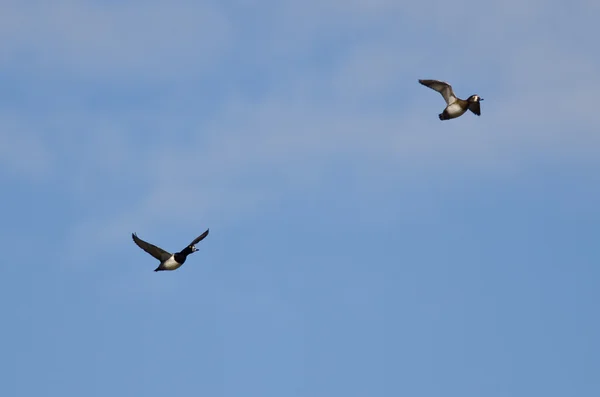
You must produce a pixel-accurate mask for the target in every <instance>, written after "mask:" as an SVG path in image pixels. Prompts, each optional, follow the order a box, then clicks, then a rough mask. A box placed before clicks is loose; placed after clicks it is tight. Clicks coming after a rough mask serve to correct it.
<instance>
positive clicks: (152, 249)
mask: <svg viewBox="0 0 600 397" xmlns="http://www.w3.org/2000/svg"><path fill="white" fill-rule="evenodd" d="M131 238H133V241H134V242H135V243H136V244H137V246H138V247H140V248H141V249H143V250H144V251H146V252H147V253H149V254H150V255H152V256H153V257H155V258H156V259H158V260H159V261H161V262H164V261H166V260H167V259H169V258H170V257H171V255H172V254H171V253H170V252H167V251H165V250H164V249H162V248H159V247H157V246H156V245H152V244H150V243H147V242H145V241H144V240H142V239H141V238H139V237H138V236H137V235H136V234H135V233H132V234H131Z"/></svg>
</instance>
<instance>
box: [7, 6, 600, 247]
mask: <svg viewBox="0 0 600 397" xmlns="http://www.w3.org/2000/svg"><path fill="white" fill-rule="evenodd" d="M58 4H59V6H57V7H51V6H49V5H40V7H42V8H40V10H41V11H44V12H42V13H40V14H39V15H38V16H34V17H33V18H32V19H29V17H26V16H27V15H30V13H29V12H28V8H27V7H25V6H22V5H21V3H20V2H18V3H17V2H15V3H14V4H13V5H12V6H11V7H7V12H6V13H5V14H3V16H2V17H0V18H2V19H5V21H4V22H6V24H2V23H0V26H2V27H0V37H16V39H15V40H13V41H12V42H10V41H8V40H2V41H1V42H2V43H3V44H1V45H0V50H1V52H2V54H3V55H2V57H3V59H4V61H5V62H6V60H9V61H15V60H19V59H21V58H20V56H21V54H22V53H23V51H24V50H25V51H31V52H32V53H33V54H42V55H43V56H39V57H38V58H36V60H35V61H36V62H38V65H37V66H38V67H39V66H40V65H48V66H50V67H52V68H59V69H60V68H63V69H64V70H69V69H76V70H77V72H76V73H77V74H80V75H82V76H87V77H89V78H92V79H95V78H96V76H98V77H97V78H98V80H99V81H102V82H108V83H107V84H116V85H118V84H120V83H119V82H120V81H122V80H121V79H122V78H131V79H136V78H138V77H139V76H140V75H141V76H145V77H152V79H146V82H147V84H155V83H156V81H155V80H154V78H156V80H158V81H160V80H163V79H166V80H169V79H171V78H174V77H173V76H177V77H176V78H181V79H182V80H181V81H182V82H183V83H182V86H185V83H186V82H189V81H192V80H195V79H196V78H197V77H198V76H200V77H203V78H207V79H208V78H209V77H211V78H217V79H218V80H217V81H214V82H212V83H213V84H214V86H213V87H211V88H210V90H207V91H199V92H194V93H193V94H191V95H190V94H189V92H187V91H186V92H187V93H186V94H185V95H184V94H181V95H180V93H181V92H183V91H177V90H176V89H174V91H173V92H172V93H170V95H171V96H170V97H169V98H165V102H164V103H163V102H161V103H160V104H156V103H155V104H151V105H152V106H151V107H150V108H149V109H148V110H147V111H141V112H140V110H139V108H137V107H135V106H133V105H132V108H128V104H127V103H122V104H120V105H119V106H123V108H120V109H118V111H117V110H115V111H114V112H113V113H111V111H110V108H109V109H108V110H103V111H102V112H95V111H94V109H90V108H85V105H80V109H78V110H77V113H76V114H72V109H67V108H64V107H63V108H59V109H57V110H56V112H55V113H54V114H52V115H51V116H45V117H49V118H51V119H52V122H49V121H48V120H44V119H43V118H42V119H41V120H40V119H39V118H33V120H32V117H30V114H29V113H27V111H26V110H25V111H23V113H21V114H20V118H19V119H18V120H17V121H16V123H17V124H18V125H25V126H26V127H23V129H24V130H26V131H29V132H30V134H29V135H27V134H25V135H23V136H21V135H19V134H12V133H11V134H9V135H7V133H6V132H5V133H4V135H3V139H5V140H7V141H11V142H12V143H11V144H9V145H6V147H19V146H23V145H27V144H26V143H19V140H23V139H29V140H31V141H33V142H34V143H32V144H29V145H30V146H31V147H32V148H34V149H33V150H34V152H35V151H36V150H37V151H38V152H39V154H37V155H35V156H33V157H34V158H36V159H41V160H39V162H38V163H35V162H34V163H32V164H33V165H31V164H30V163H29V162H28V161H25V162H24V161H23V157H16V156H12V157H11V156H10V153H12V151H13V150H8V149H4V150H3V151H0V154H1V156H2V157H0V160H2V161H4V163H5V164H8V165H9V167H12V168H14V169H15V170H19V169H21V170H24V169H25V170H26V167H30V166H31V167H34V168H33V169H34V170H36V169H37V170H38V171H39V170H42V169H43V170H46V169H49V167H50V166H49V164H51V163H52V161H51V159H60V160H56V161H57V162H60V164H59V166H60V167H59V168H60V169H61V170H62V171H63V172H64V176H63V178H64V179H65V181H66V188H65V192H66V194H73V195H74V196H75V197H77V198H78V199H79V200H81V201H82V202H83V203H87V202H89V203H90V205H89V207H90V208H89V209H88V210H87V211H85V213H84V214H82V217H81V222H80V223H79V224H77V225H74V227H73V229H72V232H71V235H69V236H68V238H67V240H68V245H69V246H70V247H78V244H76V243H73V242H74V241H76V240H77V238H79V237H78V236H86V238H88V236H89V235H90V234H91V235H93V236H95V240H96V241H98V243H99V244H100V245H102V242H111V243H112V242H114V241H116V240H118V239H122V238H124V236H125V235H127V234H128V233H129V232H131V231H134V230H138V231H140V230H142V229H149V228H151V227H153V226H154V227H158V226H159V225H164V224H178V225H182V226H181V227H185V225H187V224H189V223H192V222H194V223H197V221H198V219H202V221H206V223H207V224H210V223H213V222H217V221H218V222H219V223H221V224H222V223H225V222H235V221H236V219H237V218H238V217H242V216H244V214H248V213H252V212H253V211H256V210H257V209H260V208H264V207H265V206H268V205H269V203H271V202H272V201H273V200H277V198H278V197H279V195H281V194H284V193H285V192H286V189H298V190H302V189H304V190H305V191H314V190H316V189H317V188H319V187H322V186H323V184H326V183H331V182H332V181H331V179H330V177H329V176H328V174H327V172H326V170H327V169H329V168H330V167H332V166H339V165H347V166H348V167H349V168H348V172H356V173H357V175H358V173H360V175H361V177H362V178H364V180H365V183H372V184H373V185H376V184H377V183H378V181H380V180H381V179H380V178H381V177H380V176H379V175H376V172H375V171H373V170H377V172H379V171H380V170H381V169H382V168H383V166H382V164H383V165H389V169H390V171H389V172H390V173H393V174H394V175H398V178H402V177H404V176H407V175H413V174H418V175H426V173H427V172H429V171H431V170H435V171H436V172H446V173H449V174H450V173H453V172H454V173H460V172H465V171H467V172H477V173H509V174H510V173H513V172H516V171H517V170H518V169H519V168H520V167H523V166H526V165H527V164H528V162H529V161H530V156H531V155H532V154H535V155H537V156H546V157H547V158H550V159H557V158H560V159H565V158H572V159H581V157H582V156H583V157H585V158H588V159H594V158H596V153H597V150H598V148H599V147H600V139H599V138H598V134H596V133H595V131H597V130H598V126H599V124H600V123H599V122H598V121H597V120H596V119H595V109H594V104H595V101H594V99H595V98H594V96H595V92H594V89H595V87H597V86H599V85H600V79H599V78H598V77H597V76H596V74H595V71H596V70H597V69H598V66H600V65H599V64H600V59H599V58H598V56H597V55H596V54H594V53H593V52H590V51H587V50H586V48H585V47H583V46H581V45H580V44H581V43H575V42H573V41H572V39H573V37H572V36H571V35H572V34H575V33H573V32H574V31H576V30H577V26H574V25H573V26H571V25H570V28H572V30H571V31H570V32H565V33H562V34H561V33H560V32H557V31H554V30H553V29H552V24H551V23H548V20H552V19H553V18H554V19H557V18H559V16H560V14H559V12H560V11H561V10H560V9H553V8H549V7H548V6H546V5H545V4H546V3H545V2H541V1H538V2H533V3H531V2H530V3H527V4H525V3H519V2H509V3H506V2H505V3H495V4H493V5H489V4H487V5H484V4H478V5H476V6H471V3H469V2H464V3H459V5H458V7H457V8H456V9H454V8H452V9H448V7H447V3H443V2H437V1H428V2H421V3H411V4H409V5H406V4H401V3H398V2H396V1H384V0H382V1H377V2H360V1H351V2H342V1H334V0H329V1H326V2H308V3H307V2H304V3H298V2H286V3H277V4H275V3H273V4H271V5H268V6H267V5H263V6H260V7H258V6H252V7H250V6H248V7H247V8H246V10H250V9H251V10H252V12H253V15H260V16H261V17H260V18H259V19H256V18H252V19H251V20H250V19H245V18H244V15H237V16H236V15H234V14H235V13H233V12H231V8H227V7H225V6H223V7H222V8H218V7H216V6H210V5H206V4H205V3H204V4H202V5H199V6H196V5H193V6H192V5H190V7H192V8H188V9H186V8H184V7H183V6H181V7H180V5H181V4H183V3H177V4H176V5H175V6H170V5H168V6H167V5H165V4H167V3H158V2H153V3H138V5H134V3H126V4H125V5H122V4H121V3H118V4H117V3H115V4H112V5H108V6H107V5H102V6H100V5H94V4H92V3H82V2H73V3H71V2H60V3H58ZM169 4H170V3H169ZM194 4H195V3H194ZM44 7H46V8H44ZM472 7H474V8H472ZM238 11H239V10H238ZM242 11H243V10H242ZM577 12H579V13H581V12H583V11H582V10H579V11H577ZM242 14H244V12H242ZM42 15H46V16H47V17H44V16H42ZM199 15H200V16H201V17H200V18H198V16H199ZM540 16H544V17H545V18H546V19H544V18H541V20H540ZM14 21H17V22H14ZM19 21H20V22H19ZM567 21H570V20H569V19H567ZM0 22H2V21H0ZM570 23H573V22H572V21H570ZM568 28H569V26H565V29H568ZM586 29H589V27H587V28H586ZM597 30H598V29H597V28H595V30H594V31H595V32H596V33H598V32H597ZM457 38H459V39H460V40H458V41H456V42H454V41H453V40H454V39H457ZM7 42H8V44H7ZM190 51H191V52H190ZM231 54H234V55H235V54H241V55H239V56H237V57H234V58H235V59H236V61H237V62H238V63H236V64H233V65H232V64H230V62H231V58H230V57H229V56H230V55H231ZM207 62H208V63H209V64H211V65H214V66H215V68H216V69H222V73H221V74H219V73H216V74H215V75H214V76H212V75H211V76H209V77H207V76H206V75H204V74H203V73H204V72H203V65H205V64H206V63H207ZM249 65H251V66H252V67H250V66H249ZM248 69H250V70H251V71H253V70H257V71H259V72H261V74H260V75H259V76H256V81H254V80H253V81H252V83H254V84H256V85H257V86H260V87H261V88H263V90H255V91H256V92H254V91H253V90H252V88H250V89H248V88H244V87H233V88H232V84H233V83H232V81H234V82H235V81H237V80H236V78H239V75H238V73H239V74H241V75H243V76H244V77H245V76H246V75H245V74H244V73H249V72H248ZM111 76H117V77H118V79H117V82H115V81H113V80H111V79H107V77H111ZM165 76H167V77H165ZM418 78H438V79H443V80H447V81H449V82H451V83H452V84H453V85H454V86H455V90H456V93H457V94H458V95H459V96H463V97H464V96H468V95H470V94H472V93H475V92H476V93H478V94H480V95H482V96H483V97H484V98H486V100H485V101H484V102H483V111H482V112H483V115H482V116H481V117H480V118H477V117H475V116H473V115H472V114H470V113H469V114H466V115H465V116H463V117H462V118H461V119H459V120H453V121H449V122H440V121H439V120H438V119H437V114H438V113H440V112H441V111H442V109H443V107H444V103H443V100H442V98H441V96H440V95H439V94H437V93H435V92H433V91H431V90H428V89H427V88H425V87H422V86H420V85H419V84H418V83H417V79H418ZM225 88H226V89H227V90H226V89H225ZM222 90H223V91H225V93H223V92H222ZM178 93H179V94H178ZM207 96H208V97H209V98H211V99H212V98H215V99H214V101H215V103H214V104H213V105H214V108H212V109H211V111H210V112H209V113H207V112H203V111H204V109H198V112H197V113H195V112H194V107H193V106H189V103H194V101H198V98H206V97H207ZM183 102H185V103H186V105H188V106H186V108H185V109H186V110H185V111H181V110H180V109H179V107H180V106H178V105H179V104H181V103H183ZM164 104H168V106H163V105H164ZM133 107H135V109H133ZM140 113H142V114H140ZM48 125H52V126H53V130H52V132H48V131H45V132H44V134H42V132H41V131H44V128H43V127H44V126H48ZM57 126H60V128H58V127H57ZM36 130H39V131H40V132H39V135H40V136H41V137H38V133H32V131H36ZM54 133H55V135H52V134H54ZM28 136H29V138H27V137H28ZM50 136H52V138H53V140H54V144H52V145H49V144H47V143H46V144H45V145H44V143H45V142H49V141H47V140H48V139H49V137H50ZM24 137H25V138H24ZM36 142H37V143H36ZM11 145H12V146H11ZM36 145H37V146H36ZM35 147H37V149H35ZM7 153H8V154H7ZM44 159H46V160H44ZM575 161H576V160H575ZM35 164H37V165H35ZM353 166H354V167H356V168H357V169H351V167H353ZM23 167H25V168H23ZM36 167H37V168H36ZM56 167H57V166H56V164H55V165H54V166H53V167H52V169H56ZM23 172H31V170H29V171H23ZM249 180H251V181H252V183H249V182H248V181H249ZM107 192H108V193H114V195H113V196H114V197H115V198H114V200H115V202H114V204H111V202H109V201H105V202H103V203H102V204H98V203H97V202H98V201H99V197H100V195H102V194H103V195H105V196H101V197H106V196H107V195H108V193H107ZM98 205H100V206H101V207H102V208H100V209H97V208H93V207H94V206H98ZM84 207H85V205H84ZM108 210H110V211H108ZM190 213H193V214H194V217H193V218H190V217H189V214H190ZM75 249H77V248H75ZM86 249H87V247H86Z"/></svg>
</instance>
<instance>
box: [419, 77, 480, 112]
mask: <svg viewBox="0 0 600 397" xmlns="http://www.w3.org/2000/svg"><path fill="white" fill-rule="evenodd" d="M419 83H421V84H423V85H424V86H426V87H429V88H431V89H432V90H436V91H437V92H439V93H440V94H442V96H443V97H444V100H445V101H446V104H447V106H446V108H445V109H444V111H443V112H442V113H440V114H439V115H438V117H439V118H440V120H450V119H455V118H457V117H460V116H462V115H463V114H465V112H466V111H467V110H470V111H471V112H473V113H475V114H476V115H478V116H481V107H480V106H479V102H480V101H483V98H481V97H480V96H479V95H471V96H470V97H469V98H467V99H466V100H465V99H460V98H457V97H456V95H454V91H452V86H451V85H450V84H448V83H446V82H444V81H438V80H419Z"/></svg>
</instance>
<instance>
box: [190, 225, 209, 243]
mask: <svg viewBox="0 0 600 397" xmlns="http://www.w3.org/2000/svg"><path fill="white" fill-rule="evenodd" d="M206 236H208V229H206V231H205V232H204V233H202V234H201V235H199V236H198V237H196V238H195V239H194V241H192V242H191V243H190V245H196V244H198V243H199V242H200V241H202V240H203V239H204V237H206ZM188 247H189V246H188Z"/></svg>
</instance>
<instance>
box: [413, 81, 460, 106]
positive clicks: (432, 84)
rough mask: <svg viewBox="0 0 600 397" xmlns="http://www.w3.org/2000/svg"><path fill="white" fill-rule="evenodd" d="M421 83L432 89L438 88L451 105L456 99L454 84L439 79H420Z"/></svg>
mask: <svg viewBox="0 0 600 397" xmlns="http://www.w3.org/2000/svg"><path fill="white" fill-rule="evenodd" d="M419 83H421V84H423V85H424V86H425V87H429V88H431V89H432V90H436V91H437V92H439V93H440V94H442V96H443V97H444V100H445V101H446V104H448V105H450V104H452V103H454V102H455V101H456V96H455V95H454V91H452V86H451V85H450V84H448V83H446V82H444V81H438V80H419Z"/></svg>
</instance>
